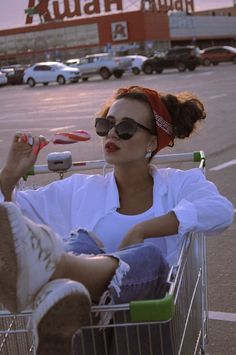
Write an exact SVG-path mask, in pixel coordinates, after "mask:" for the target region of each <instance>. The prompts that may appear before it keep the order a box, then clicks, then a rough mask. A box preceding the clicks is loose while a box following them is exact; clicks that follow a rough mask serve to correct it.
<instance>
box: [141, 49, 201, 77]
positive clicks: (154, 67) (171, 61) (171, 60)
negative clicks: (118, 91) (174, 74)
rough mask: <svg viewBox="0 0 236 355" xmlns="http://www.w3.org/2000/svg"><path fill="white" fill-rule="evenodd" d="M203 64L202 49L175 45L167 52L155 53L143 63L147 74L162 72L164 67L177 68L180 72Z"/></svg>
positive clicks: (143, 68)
mask: <svg viewBox="0 0 236 355" xmlns="http://www.w3.org/2000/svg"><path fill="white" fill-rule="evenodd" d="M199 65H201V51H200V49H199V48H198V47H196V46H184V47H173V48H171V49H169V50H168V51H166V52H163V53H158V54H155V55H154V56H153V57H150V58H148V59H147V60H145V62H144V63H143V65H142V70H143V71H144V73H145V74H152V73H153V72H156V73H158V74H160V73H162V71H163V70H164V69H169V68H176V69H178V71H179V72H184V71H185V70H186V69H188V70H191V71H192V70H195V68H196V67H197V66H199Z"/></svg>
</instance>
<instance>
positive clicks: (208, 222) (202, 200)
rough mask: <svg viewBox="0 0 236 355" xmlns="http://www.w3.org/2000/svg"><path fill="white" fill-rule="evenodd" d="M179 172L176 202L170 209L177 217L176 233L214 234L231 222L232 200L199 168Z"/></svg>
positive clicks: (232, 212)
mask: <svg viewBox="0 0 236 355" xmlns="http://www.w3.org/2000/svg"><path fill="white" fill-rule="evenodd" d="M180 174H181V173H180ZM183 175H184V176H182V177H180V176H179V178H178V179H177V180H180V181H181V182H180V184H179V189H178V192H177V195H176V199H177V204H176V206H175V207H174V208H173V209H172V211H173V212H174V213H175V214H176V216H177V219H178V220H179V235H180V236H182V235H184V234H185V233H187V232H189V231H198V232H205V233H206V234H216V232H221V231H223V230H225V229H226V228H227V227H228V226H229V225H230V224H231V223H232V222H233V214H234V209H233V205H232V203H231V202H230V201H229V200H228V199H227V198H226V197H224V196H222V195H221V194H220V193H219V191H218V189H217V187H216V186H215V184H214V183H212V182H210V181H208V180H207V179H206V178H205V176H204V174H203V173H202V171H201V170H200V169H191V170H189V171H188V172H186V174H183Z"/></svg>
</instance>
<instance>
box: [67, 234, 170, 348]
mask: <svg viewBox="0 0 236 355" xmlns="http://www.w3.org/2000/svg"><path fill="white" fill-rule="evenodd" d="M65 245H66V251H67V252H71V253H73V254H75V255H81V254H85V257H86V255H89V254H90V255H91V254H93V255H99V254H102V255H107V256H111V257H114V258H116V259H118V261H119V264H118V267H117V269H116V272H115V274H114V275H113V278H112V280H111V281H110V283H109V285H108V288H107V290H106V291H105V292H104V294H103V295H102V296H101V299H100V302H99V305H104V304H106V305H107V304H110V305H111V304H119V303H128V302H130V301H132V300H143V299H154V298H162V297H163V296H164V295H165V293H166V279H167V275H168V272H169V266H168V264H167V262H166V260H165V259H164V257H163V255H162V253H161V251H160V249H159V248H158V247H157V246H156V245H154V244H151V243H150V244H149V243H142V244H135V245H133V246H130V247H127V248H124V249H122V250H120V251H117V252H114V253H109V254H106V253H105V252H104V250H103V249H101V248H99V247H98V245H97V243H96V241H95V240H94V238H93V236H92V235H90V234H89V232H87V231H85V230H83V229H79V230H78V231H76V232H72V233H71V235H70V237H69V238H68V239H67V240H66V242H65ZM122 317H123V315H118V316H117V315H116V316H115V319H113V321H112V322H115V323H116V322H117V321H118V322H122V323H123V322H124V321H125V320H124V319H123V318H122ZM111 318H112V312H102V315H101V314H100V321H99V320H97V321H95V323H97V322H98V323H99V324H100V325H101V327H102V329H101V328H100V329H93V330H91V329H89V328H88V329H83V330H82V331H80V332H78V333H76V334H75V336H74V338H73V355H79V354H81V355H85V354H86V355H95V354H96V355H104V354H108V355H120V354H121V355H137V354H139V353H140V352H139V351H140V349H139V348H138V347H137V344H139V347H140V346H142V350H143V351H142V354H146V355H147V354H149V353H150V352H149V348H147V344H148V343H149V340H150V332H149V333H147V330H146V328H145V326H141V327H142V328H140V337H141V338H140V339H141V340H140V342H138V341H137V340H136V338H135V337H136V336H137V335H136V334H137V329H136V327H133V326H131V327H129V328H128V330H126V331H124V328H122V327H118V328H116V330H114V329H113V328H106V327H105V328H103V326H104V325H106V324H109V322H110V321H111ZM125 319H126V321H127V316H125ZM93 321H94V320H93ZM152 332H154V333H153V334H152V339H154V342H153V344H152V346H153V348H154V349H158V348H159V344H158V339H159V335H158V334H159V332H158V328H157V327H155V325H154V326H153V327H152ZM156 332H157V333H156ZM168 334H169V333H168ZM127 335H128V337H129V338H130V339H131V340H132V341H131V344H130V345H129V351H127V346H126V343H125V342H124V340H125V339H126V338H127ZM167 340H168V343H169V337H167ZM140 344H141V345H140ZM152 353H153V354H154V355H157V354H159V352H156V351H155V350H153V352H152ZM169 354H171V355H172V353H171V352H169Z"/></svg>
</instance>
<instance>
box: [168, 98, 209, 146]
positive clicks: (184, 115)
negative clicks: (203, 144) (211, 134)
mask: <svg viewBox="0 0 236 355" xmlns="http://www.w3.org/2000/svg"><path fill="white" fill-rule="evenodd" d="M162 100H163V101H164V103H165V105H166V107H167V109H168V111H169V113H170V115H171V117H172V124H173V130H174V135H175V137H177V138H180V139H184V138H186V137H189V136H190V135H191V133H193V132H194V130H195V128H196V126H197V123H198V122H199V121H201V120H203V119H205V118H206V112H205V108H204V105H203V103H202V102H201V101H200V100H199V99H198V98H197V97H196V96H195V95H193V94H191V93H188V92H181V93H179V94H177V95H176V96H174V95H172V94H167V95H162Z"/></svg>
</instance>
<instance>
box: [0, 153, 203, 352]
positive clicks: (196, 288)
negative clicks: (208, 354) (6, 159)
mask: <svg viewBox="0 0 236 355" xmlns="http://www.w3.org/2000/svg"><path fill="white" fill-rule="evenodd" d="M64 157H65V159H64V158H63V153H58V154H54V153H53V157H52V156H49V157H48V164H47V165H37V166H34V168H33V169H32V170H31V171H30V172H29V174H30V175H35V174H43V173H47V172H50V171H56V172H57V173H59V175H60V178H63V176H64V174H65V172H68V171H72V172H73V171H76V170H79V171H81V170H91V169H92V170H93V169H104V167H105V166H106V165H105V162H104V161H102V160H100V161H90V162H77V163H72V162H71V161H70V162H69V160H70V155H69V154H68V152H66V154H65V155H64ZM68 162H69V163H68ZM155 162H157V163H158V164H161V163H164V164H169V163H180V162H194V163H198V165H199V168H200V169H202V170H204V167H205V157H204V153H203V152H202V151H198V152H192V153H181V154H168V155H157V156H156V157H155V159H154V163H155ZM54 163H55V164H54ZM167 285H168V290H167V293H166V296H165V297H164V298H162V299H157V300H144V301H133V302H130V303H129V304H120V305H112V306H108V305H106V306H93V307H92V310H91V314H90V322H89V323H88V324H89V325H88V326H86V327H83V328H82V329H81V330H80V331H79V332H78V333H76V335H75V337H74V340H73V355H139V354H140V355H149V354H150V355H195V354H197V355H198V354H205V345H206V336H207V321H208V312H207V273H206V244H205V236H204V234H203V233H189V234H187V235H186V236H185V238H184V239H183V243H182V246H181V249H180V253H179V258H178V262H177V264H176V265H174V266H173V267H172V268H171V270H170V272H169V275H168V280H167ZM103 312H112V320H111V321H110V323H109V324H108V325H105V326H101V325H99V324H98V321H97V314H98V313H99V314H102V313H103ZM30 317H31V313H30V311H25V312H22V313H21V314H17V315H13V314H11V313H9V312H7V311H6V310H4V309H2V310H1V311H0V354H4V355H28V354H33V352H34V348H33V341H32V335H31V333H30V331H28V330H27V323H28V321H29V320H30Z"/></svg>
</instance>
